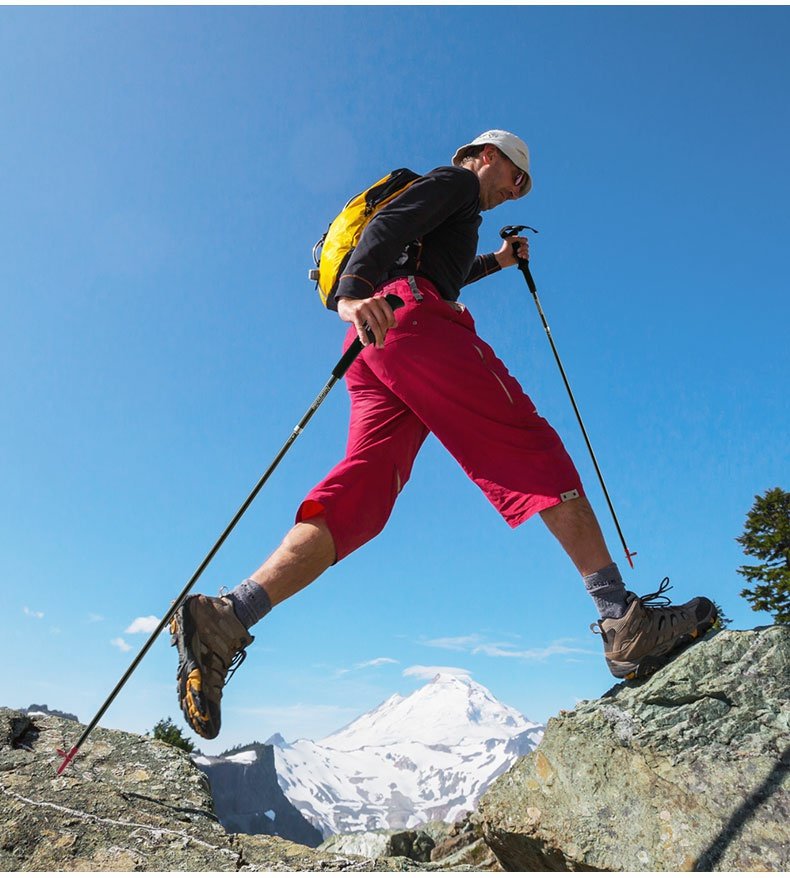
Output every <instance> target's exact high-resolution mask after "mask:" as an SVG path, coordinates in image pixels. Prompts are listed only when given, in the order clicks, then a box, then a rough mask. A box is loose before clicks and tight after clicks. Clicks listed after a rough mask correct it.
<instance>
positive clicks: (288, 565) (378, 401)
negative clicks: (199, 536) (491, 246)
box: [171, 130, 716, 738]
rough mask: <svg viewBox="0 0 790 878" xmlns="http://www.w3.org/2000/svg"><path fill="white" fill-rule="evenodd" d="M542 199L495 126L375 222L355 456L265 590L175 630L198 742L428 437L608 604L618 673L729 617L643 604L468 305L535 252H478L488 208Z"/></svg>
mask: <svg viewBox="0 0 790 878" xmlns="http://www.w3.org/2000/svg"><path fill="white" fill-rule="evenodd" d="M531 188H532V178H531V176H530V171H529V152H528V149H527V146H526V144H525V143H524V142H523V141H522V140H521V139H520V138H518V137H516V136H515V135H513V134H510V133H509V132H507V131H500V130H492V131H487V132H485V133H484V134H481V135H480V136H479V137H477V138H476V139H475V140H473V141H472V142H471V143H469V144H466V145H465V146H462V147H461V148H460V149H459V150H458V151H457V152H456V154H455V156H454V157H453V163H452V166H451V167H440V168H437V169H435V170H433V171H431V172H430V173H429V174H426V175H425V176H423V177H421V178H420V179H419V180H418V181H417V182H415V183H414V184H413V185H412V186H411V187H410V188H409V189H407V190H406V191H405V192H404V193H402V194H401V195H399V196H398V197H397V198H395V199H394V200H393V201H392V202H391V203H390V204H388V205H387V206H385V207H384V208H382V209H381V210H380V211H379V212H378V213H376V214H375V215H374V216H373V218H372V220H371V221H370V223H369V224H368V226H367V227H366V228H365V231H364V233H363V235H362V238H361V240H360V242H359V245H358V246H357V248H356V249H355V250H354V252H353V254H352V256H351V258H350V260H349V262H348V264H347V266H346V268H345V270H344V273H343V275H342V276H341V278H340V281H339V283H338V287H337V292H336V294H335V302H334V303H333V304H334V306H335V307H336V308H337V312H338V315H339V316H340V318H341V319H342V320H344V321H346V322H348V323H350V324H351V326H350V328H349V330H348V334H347V337H346V345H348V344H351V342H352V341H353V339H354V336H355V335H357V336H358V337H359V338H360V339H361V340H362V342H363V344H364V345H365V348H364V350H363V351H362V353H361V354H360V355H359V356H358V357H357V359H356V360H355V362H354V363H353V364H352V366H351V368H350V369H349V371H348V373H347V375H346V381H347V385H348V389H349V393H350V396H351V422H350V427H349V439H348V447H347V452H346V457H345V458H344V460H343V461H341V462H340V463H339V464H338V465H337V466H336V467H335V468H334V469H333V470H332V471H331V472H330V473H329V474H328V475H327V477H326V478H325V479H324V480H323V481H322V482H320V483H319V484H318V485H317V486H316V487H315V488H314V489H313V490H312V491H311V492H310V493H309V494H308V496H307V497H306V498H305V500H304V502H303V503H302V504H301V506H300V507H299V509H298V511H297V514H296V524H295V526H294V527H293V528H292V529H291V530H290V531H289V533H288V534H287V535H286V537H285V539H284V540H283V542H282V544H281V545H280V547H279V548H278V549H277V550H276V551H275V552H274V553H273V554H272V555H271V557H270V558H269V559H268V560H267V561H266V562H265V563H264V564H263V565H262V566H261V567H260V568H259V569H258V570H257V571H256V572H255V573H253V574H252V576H251V577H250V578H249V579H246V580H244V581H243V582H242V583H241V584H240V585H239V586H237V588H235V589H234V590H233V591H232V592H230V593H229V594H228V595H227V596H223V597H218V598H211V597H206V596H204V595H195V596H193V597H190V598H188V599H187V601H185V602H184V604H183V605H182V607H181V608H180V609H179V610H178V612H177V613H176V615H175V616H174V618H173V622H172V623H171V631H172V633H173V642H174V644H175V645H176V646H177V647H178V654H179V668H178V691H179V700H180V702H181V707H182V709H183V711H184V716H185V717H186V719H187V721H188V723H189V725H190V726H191V727H192V728H193V729H194V731H195V732H197V734H199V735H201V736H202V737H204V738H214V737H216V735H217V734H218V733H219V728H220V700H221V697H222V688H223V686H224V684H225V682H226V676H228V674H229V672H233V671H235V668H236V667H238V665H239V664H240V663H241V661H243V659H244V657H245V655H246V653H245V648H246V647H247V646H248V645H249V644H250V643H252V640H253V638H252V636H251V635H250V634H249V629H250V628H251V627H252V626H253V625H254V624H255V623H256V622H258V621H259V620H260V619H261V618H263V616H265V615H266V614H267V613H268V612H269V611H270V610H271V608H272V607H274V606H276V605H277V604H279V603H281V602H282V601H284V600H285V599H286V598H288V597H290V596H291V595H293V594H295V593H296V592H297V591H299V590H300V589H302V588H304V587H305V586H307V585H309V584H310V583H311V582H312V581H313V580H315V579H316V578H317V577H318V576H320V574H321V573H323V572H324V570H326V569H327V568H328V567H329V566H330V565H332V564H335V563H336V562H338V561H340V560H342V559H343V558H344V557H346V556H347V555H348V554H350V553H351V552H353V551H354V550H355V549H357V548H359V547H360V546H361V545H363V544H364V543H365V542H367V541H368V540H370V539H372V538H373V537H374V536H375V535H376V534H378V533H379V532H380V531H381V529H382V528H383V527H384V525H385V523H386V521H387V519H388V517H389V515H390V512H391V511H392V508H393V505H394V503H395V500H396V498H397V495H398V493H399V492H400V491H401V489H402V488H403V486H404V485H405V484H406V482H407V480H408V479H409V476H410V474H411V467H412V463H413V461H414V458H415V456H416V454H417V452H418V451H419V449H420V446H421V445H422V443H423V441H424V440H425V438H426V436H427V435H428V433H429V432H432V433H434V434H435V435H436V436H437V438H438V439H439V440H440V441H441V442H442V444H443V445H444V446H445V447H446V448H447V449H448V451H449V452H450V453H451V454H452V455H453V456H454V457H455V458H456V460H458V462H459V463H460V464H461V466H462V467H463V468H464V470H465V471H466V473H467V474H468V475H469V476H470V478H472V479H473V480H474V481H475V482H476V483H477V484H478V485H479V486H480V488H481V489H482V490H483V491H484V493H485V494H486V496H487V497H488V499H489V500H490V502H491V503H492V504H493V505H494V506H495V507H496V509H497V510H498V511H499V512H500V514H501V515H502V517H503V518H504V519H505V521H507V523H508V524H509V525H510V526H511V527H516V526H517V525H519V524H521V523H522V522H523V521H525V520H526V519H527V518H529V517H530V516H532V515H534V514H535V513H539V514H540V516H541V518H542V519H543V521H544V522H545V523H546V525H547V526H548V528H549V530H550V531H551V532H552V533H553V534H554V536H555V537H556V538H557V539H558V540H559V542H560V543H561V545H562V546H563V548H564V549H565V551H566V552H567V553H568V555H569V557H570V558H571V560H572V561H573V563H574V564H575V565H576V567H577V569H578V571H579V573H580V574H581V575H582V577H583V579H584V583H585V586H586V588H587V591H588V592H589V594H590V595H591V597H592V599H593V601H594V602H595V605H596V608H597V610H598V613H599V615H600V620H599V622H598V623H597V624H598V629H597V630H598V632H599V633H600V634H601V635H602V637H603V640H604V656H605V658H606V661H607V664H608V665H609V668H610V670H611V671H612V673H613V674H614V675H615V676H616V677H634V676H646V675H648V674H650V673H652V671H654V670H655V669H656V668H657V667H659V666H660V665H661V664H662V663H664V662H665V661H666V660H667V658H668V656H669V655H670V654H672V653H673V652H675V651H676V650H677V649H678V648H679V647H680V646H681V645H683V644H685V643H687V642H689V641H690V640H691V639H692V638H694V637H697V636H699V635H700V634H702V633H703V632H704V631H706V630H707V629H708V628H709V627H710V626H711V625H712V624H713V622H714V621H715V619H716V611H715V608H714V606H713V604H712V603H711V601H709V600H708V599H707V598H702V597H700V598H695V599H694V600H692V601H690V602H689V603H686V604H684V605H682V606H669V600H668V599H667V598H666V597H663V596H662V595H663V592H664V591H666V589H667V587H668V586H667V583H666V581H665V582H664V583H662V585H661V587H660V588H659V590H658V591H657V592H656V593H655V594H652V595H648V596H646V597H643V598H639V597H637V596H636V595H635V594H633V593H632V592H628V591H626V589H625V586H624V584H623V581H622V579H621V577H620V573H619V571H618V569H617V565H616V564H614V563H613V562H612V558H611V555H610V554H609V551H608V549H607V547H606V544H605V542H604V539H603V536H602V534H601V530H600V527H599V526H598V522H597V520H596V518H595V515H594V513H593V511H592V509H591V507H590V504H589V503H588V501H587V499H586V497H585V496H584V490H583V488H582V484H581V481H580V479H579V476H578V473H577V472H576V469H575V467H574V465H573V463H572V462H571V460H570V458H569V456H568V454H567V452H566V451H565V449H564V447H563V445H562V442H561V441H560V439H559V437H558V436H557V434H556V433H555V432H554V430H553V429H552V428H551V427H550V426H549V424H548V423H547V422H546V421H545V420H544V419H543V418H541V417H540V416H539V415H538V414H537V412H536V410H535V406H534V405H533V403H532V401H531V400H530V399H529V397H528V396H526V394H525V393H524V392H523V390H522V389H521V387H520V385H519V384H518V382H517V381H516V380H515V379H514V378H513V377H512V376H511V375H510V374H509V373H508V371H507V369H506V368H505V366H504V365H503V363H502V362H501V361H500V360H499V359H497V357H496V355H495V354H494V352H493V350H492V349H491V348H490V347H489V346H488V345H487V344H486V343H485V342H484V341H483V340H482V339H481V338H480V337H479V336H478V335H477V333H476V332H475V328H474V321H473V320H472V317H471V315H470V314H469V312H468V311H467V310H466V308H465V307H464V306H463V305H461V304H460V303H459V302H458V296H459V291H460V288H461V287H462V286H464V285H465V284H468V283H472V282H474V281H476V280H478V279H480V278H482V277H484V276H486V275H488V274H492V273H493V272H495V271H499V270H500V269H502V268H505V267H508V266H512V265H515V264H516V257H515V256H514V254H513V245H514V244H515V245H516V249H517V251H518V253H519V255H520V256H522V257H523V258H526V257H527V255H528V245H527V241H526V239H524V238H521V237H514V238H511V239H509V240H507V241H506V242H505V243H504V244H503V245H502V247H501V248H500V249H499V250H498V251H497V252H496V253H489V254H486V255H483V256H476V255H475V254H476V252H477V233H478V227H479V225H480V223H481V221H482V218H481V216H480V211H483V210H491V209H493V208H494V207H497V206H498V205H500V204H502V203H503V202H504V201H507V200H510V199H515V198H522V197H523V196H525V195H526V194H527V193H528V192H529V191H530V189H531ZM390 292H392V293H396V294H397V295H398V296H399V297H400V298H401V299H403V301H404V303H405V304H404V306H403V307H402V308H401V309H399V310H398V314H397V317H396V316H395V314H394V313H393V311H392V309H391V308H390V306H389V304H388V303H387V302H386V300H385V299H384V296H385V295H386V294H387V293H390ZM366 327H369V328H370V330H371V331H372V333H373V336H374V338H375V342H374V343H371V344H369V343H368V338H367V334H366ZM385 341H386V344H385ZM591 627H592V626H591ZM228 678H229V677H228Z"/></svg>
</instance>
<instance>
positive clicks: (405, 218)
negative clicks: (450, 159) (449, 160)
mask: <svg viewBox="0 0 790 878" xmlns="http://www.w3.org/2000/svg"><path fill="white" fill-rule="evenodd" d="M479 197H480V184H479V182H478V180H477V177H476V176H475V175H474V174H473V173H472V172H471V171H468V170H466V169H465V168H454V167H446V168H437V169H436V170H434V171H431V172H430V173H429V174H426V175H425V176H423V177H420V179H419V180H417V181H416V182H415V183H413V184H412V185H411V186H410V187H409V188H408V189H407V190H406V191H405V192H404V193H403V194H401V195H399V196H398V197H397V198H395V199H394V200H393V201H391V202H390V203H389V204H388V205H387V206H386V207H383V208H382V209H381V210H380V211H378V213H376V215H375V216H374V217H373V219H371V221H370V222H369V223H368V225H367V226H366V227H365V230H364V232H363V233H362V237H361V238H360V241H359V244H358V245H357V246H356V248H355V250H354V252H353V254H352V255H351V258H350V259H349V261H348V264H347V265H346V267H345V270H344V272H343V274H342V275H341V276H340V281H339V282H338V287H337V292H336V293H335V298H336V299H339V298H342V297H344V296H345V297H348V298H352V299H366V298H368V297H369V296H371V295H372V294H373V291H374V290H375V289H376V287H377V286H378V285H379V284H380V283H381V281H382V280H384V278H385V277H386V274H387V272H388V270H389V269H390V268H391V267H392V265H393V264H394V263H395V261H396V260H397V259H398V257H399V256H400V255H401V253H402V252H403V250H404V248H405V247H406V245H407V244H409V243H410V242H412V241H414V240H416V239H417V238H421V237H423V236H424V235H427V234H428V233H429V232H431V231H433V229H435V228H436V227H437V226H438V225H440V224H441V223H442V222H444V221H445V220H446V219H447V218H448V217H450V216H452V214H453V213H455V212H456V211H457V210H459V209H461V208H463V207H464V206H466V205H469V204H472V205H473V206H474V205H476V204H477V202H478V199H479ZM481 276H482V275H481Z"/></svg>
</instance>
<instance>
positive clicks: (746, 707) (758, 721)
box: [479, 626, 790, 871]
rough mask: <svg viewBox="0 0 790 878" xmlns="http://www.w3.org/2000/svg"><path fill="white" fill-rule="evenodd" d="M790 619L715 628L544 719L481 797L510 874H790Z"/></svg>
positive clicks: (492, 841) (491, 837)
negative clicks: (652, 671)
mask: <svg viewBox="0 0 790 878" xmlns="http://www.w3.org/2000/svg"><path fill="white" fill-rule="evenodd" d="M788 774H790V628H788V627H787V626H774V627H770V628H762V629H756V630H754V631H723V632H719V633H717V634H714V635H709V636H708V638H706V639H705V640H704V641H702V642H700V643H698V644H696V645H694V646H692V647H691V648H690V649H688V650H687V651H686V652H685V653H683V654H682V655H681V656H679V657H678V658H676V659H675V660H674V661H673V662H671V663H670V664H669V665H667V666H666V667H665V668H663V669H662V670H661V671H659V672H658V673H657V674H656V675H655V676H653V677H651V678H650V679H649V680H647V681H645V682H642V683H636V684H634V683H624V684H620V685H618V686H615V687H614V688H613V689H612V690H610V691H609V692H608V693H607V694H606V695H605V696H604V697H603V698H601V699H599V700H597V701H590V702H582V703H581V704H580V705H579V706H577V708H576V709H575V710H573V711H571V712H568V713H564V714H562V715H560V716H559V717H558V718H554V719H552V720H550V721H549V724H548V728H547V730H546V734H545V736H544V738H543V741H542V742H541V744H540V746H539V747H538V748H537V749H536V750H535V751H534V752H533V753H531V754H529V755H528V756H525V757H524V758H523V759H521V760H520V761H519V762H518V763H516V765H515V766H514V767H513V768H511V769H510V771H509V772H507V773H506V774H505V775H503V776H502V777H501V778H500V779H499V780H498V781H496V782H495V783H494V785H493V786H492V787H491V788H490V789H489V791H488V792H487V793H486V794H485V796H484V797H483V798H482V800H481V803H480V808H479V810H480V813H481V815H482V818H483V821H484V835H485V839H486V841H487V842H488V844H489V845H490V846H491V848H492V849H493V851H494V853H495V854H496V856H497V858H498V859H499V861H500V863H501V864H502V865H503V866H504V868H505V869H507V870H508V871H512V870H525V871H530V870H535V871H559V870H605V871H622V870H626V871H783V870H788V869H790V782H789V779H788Z"/></svg>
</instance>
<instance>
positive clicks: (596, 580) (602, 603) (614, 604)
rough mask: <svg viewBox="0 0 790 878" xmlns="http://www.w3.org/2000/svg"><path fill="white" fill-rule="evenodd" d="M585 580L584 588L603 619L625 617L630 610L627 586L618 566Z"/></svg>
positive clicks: (605, 569)
mask: <svg viewBox="0 0 790 878" xmlns="http://www.w3.org/2000/svg"><path fill="white" fill-rule="evenodd" d="M583 578H584V587H585V588H586V589H587V593H588V594H589V595H590V597H591V598H592V599H593V601H594V602H595V607H596V609H597V610H598V612H599V614H600V616H601V618H602V619H619V618H621V616H624V615H625V612H626V610H627V609H628V605H627V604H626V600H625V584H624V583H623V579H622V577H621V576H620V571H619V570H618V569H617V564H609V566H608V567H604V568H603V569H602V570H599V571H598V572H597V573H591V574H590V575H589V576H585V577H583Z"/></svg>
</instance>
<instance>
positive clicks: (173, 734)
mask: <svg viewBox="0 0 790 878" xmlns="http://www.w3.org/2000/svg"><path fill="white" fill-rule="evenodd" d="M148 734H151V732H149V733H148ZM153 736H154V739H155V740H157V741H164V742H165V743H166V744H172V745H173V746H174V747H178V749H179V750H184V751H186V752H187V753H191V752H192V751H193V750H194V749H195V745H194V744H193V743H192V741H190V740H189V738H185V737H184V735H183V734H182V732H181V729H180V728H179V727H178V726H177V725H176V724H175V723H174V722H173V720H172V719H170V717H168V718H167V719H160V720H159V722H158V723H157V724H156V725H155V726H154V731H153Z"/></svg>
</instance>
